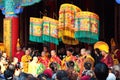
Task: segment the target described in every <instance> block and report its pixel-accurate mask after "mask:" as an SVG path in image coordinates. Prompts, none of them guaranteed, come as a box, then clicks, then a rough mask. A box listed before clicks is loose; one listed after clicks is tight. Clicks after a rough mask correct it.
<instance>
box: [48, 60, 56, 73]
mask: <svg viewBox="0 0 120 80" xmlns="http://www.w3.org/2000/svg"><path fill="white" fill-rule="evenodd" d="M49 67H50V68H51V69H52V71H53V72H54V73H56V71H57V63H56V62H51V63H50V65H49Z"/></svg>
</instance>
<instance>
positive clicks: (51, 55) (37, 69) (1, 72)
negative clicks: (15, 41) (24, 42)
mask: <svg viewBox="0 0 120 80" xmlns="http://www.w3.org/2000/svg"><path fill="white" fill-rule="evenodd" d="M116 50H117V51H116ZM37 52H38V51H37V50H32V49H31V48H28V49H26V50H22V49H21V48H20V47H17V52H16V54H15V56H14V57H13V59H12V61H11V60H10V59H9V57H8V56H7V54H6V53H5V52H1V53H0V80H120V64H119V63H120V57H119V55H120V50H119V49H112V50H111V53H110V51H107V50H105V49H103V50H99V49H98V48H96V49H94V50H93V51H91V50H89V49H86V48H81V49H80V50H79V53H78V54H77V56H74V55H73V53H74V49H73V48H72V47H69V48H67V49H66V52H65V53H64V54H65V55H66V56H65V57H64V58H63V59H61V58H60V56H58V54H57V51H55V50H51V51H50V52H49V51H48V50H47V47H46V46H44V47H43V51H42V52H41V53H40V55H38V53H37ZM91 54H92V55H91Z"/></svg>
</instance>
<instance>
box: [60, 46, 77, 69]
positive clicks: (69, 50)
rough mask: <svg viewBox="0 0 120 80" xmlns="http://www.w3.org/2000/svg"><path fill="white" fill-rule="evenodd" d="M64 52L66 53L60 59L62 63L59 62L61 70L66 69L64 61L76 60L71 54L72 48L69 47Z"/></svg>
mask: <svg viewBox="0 0 120 80" xmlns="http://www.w3.org/2000/svg"><path fill="white" fill-rule="evenodd" d="M66 53H67V56H66V57H65V58H64V59H63V60H62V63H61V67H62V69H63V70H66V63H67V62H69V61H73V62H75V61H76V60H77V58H76V57H75V56H73V55H72V54H73V50H72V49H71V48H69V49H68V50H67V52H66Z"/></svg>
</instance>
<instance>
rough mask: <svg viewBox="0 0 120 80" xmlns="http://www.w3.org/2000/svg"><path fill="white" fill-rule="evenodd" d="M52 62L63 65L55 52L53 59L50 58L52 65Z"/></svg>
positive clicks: (52, 54)
mask: <svg viewBox="0 0 120 80" xmlns="http://www.w3.org/2000/svg"><path fill="white" fill-rule="evenodd" d="M51 62H56V63H58V64H59V65H61V59H60V58H59V57H58V56H57V54H56V52H55V50H51V58H50V63H51Z"/></svg>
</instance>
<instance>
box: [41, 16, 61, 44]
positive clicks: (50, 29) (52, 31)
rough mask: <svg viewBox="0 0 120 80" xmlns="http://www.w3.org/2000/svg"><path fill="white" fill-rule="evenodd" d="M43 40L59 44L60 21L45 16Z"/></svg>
mask: <svg viewBox="0 0 120 80" xmlns="http://www.w3.org/2000/svg"><path fill="white" fill-rule="evenodd" d="M43 40H44V41H46V42H51V43H54V44H56V45H58V44H59V43H58V21H57V20H55V19H52V18H49V17H45V16H44V17H43Z"/></svg>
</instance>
